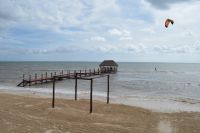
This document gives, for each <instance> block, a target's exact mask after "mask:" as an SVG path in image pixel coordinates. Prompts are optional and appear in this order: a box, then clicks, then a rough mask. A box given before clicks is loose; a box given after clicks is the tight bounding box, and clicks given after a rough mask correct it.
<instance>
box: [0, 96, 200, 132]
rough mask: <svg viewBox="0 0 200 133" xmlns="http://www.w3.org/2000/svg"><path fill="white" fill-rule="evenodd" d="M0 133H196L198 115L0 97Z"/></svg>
mask: <svg viewBox="0 0 200 133" xmlns="http://www.w3.org/2000/svg"><path fill="white" fill-rule="evenodd" d="M0 98H1V100H0V105H1V107H0V118H1V119H0V129H1V130H0V132H2V133H5V132H17V133H27V132H39V133H40V132H41V133H61V132H68V133H105V132H107V133H117V132H119V133H126V132H129V133H199V132H200V126H199V123H200V113H194V112H180V113H158V112H152V111H150V110H146V109H143V108H138V107H131V106H126V105H120V104H106V103H103V102H99V101H94V104H93V113H92V114H89V101H88V100H78V101H74V100H66V99H56V104H55V108H54V109H52V108H51V99H50V98H41V97H36V96H34V97H32V96H30V95H29V96H28V95H16V94H15V95H14V94H9V93H0Z"/></svg>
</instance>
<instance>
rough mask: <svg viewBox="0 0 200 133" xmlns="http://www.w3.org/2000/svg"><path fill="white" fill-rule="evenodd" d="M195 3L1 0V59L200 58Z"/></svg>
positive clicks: (198, 60) (199, 19)
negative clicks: (168, 22) (166, 21)
mask: <svg viewBox="0 0 200 133" xmlns="http://www.w3.org/2000/svg"><path fill="white" fill-rule="evenodd" d="M199 9H200V1H199V0H0V61H102V60H105V59H113V60H116V61H122V62H184V63H191V62H192V63H200V28H199V27H200V25H199V23H200V13H198V12H199ZM167 18H170V19H172V20H174V25H170V26H169V27H168V28H165V26H164V22H165V20H166V19H167Z"/></svg>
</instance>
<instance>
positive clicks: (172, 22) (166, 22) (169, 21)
mask: <svg viewBox="0 0 200 133" xmlns="http://www.w3.org/2000/svg"><path fill="white" fill-rule="evenodd" d="M170 23H171V24H172V25H173V24H174V21H173V20H171V19H169V18H168V19H166V20H165V27H166V28H168V26H169V24H170Z"/></svg>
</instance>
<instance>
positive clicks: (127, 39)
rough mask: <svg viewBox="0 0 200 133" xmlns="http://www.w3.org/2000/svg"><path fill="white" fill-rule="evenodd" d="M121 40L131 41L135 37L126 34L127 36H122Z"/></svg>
mask: <svg viewBox="0 0 200 133" xmlns="http://www.w3.org/2000/svg"><path fill="white" fill-rule="evenodd" d="M119 40H121V41H124V40H125V41H131V40H133V38H132V37H130V36H127V37H126V36H125V37H120V38H119Z"/></svg>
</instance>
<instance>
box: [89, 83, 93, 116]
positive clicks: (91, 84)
mask: <svg viewBox="0 0 200 133" xmlns="http://www.w3.org/2000/svg"><path fill="white" fill-rule="evenodd" d="M92 86H93V79H91V81H90V113H92V90H93V89H92Z"/></svg>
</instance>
